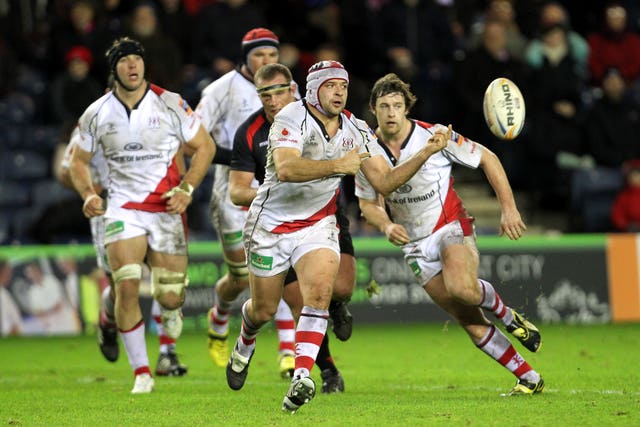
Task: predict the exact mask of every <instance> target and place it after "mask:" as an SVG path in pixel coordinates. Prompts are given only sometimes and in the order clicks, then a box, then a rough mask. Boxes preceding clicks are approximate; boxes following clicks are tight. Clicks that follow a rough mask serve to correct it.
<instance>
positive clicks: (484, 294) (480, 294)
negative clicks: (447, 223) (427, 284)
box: [441, 237, 542, 352]
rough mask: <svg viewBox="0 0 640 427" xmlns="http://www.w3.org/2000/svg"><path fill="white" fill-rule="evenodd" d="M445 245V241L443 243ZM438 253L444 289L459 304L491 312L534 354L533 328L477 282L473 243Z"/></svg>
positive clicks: (537, 345)
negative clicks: (440, 260)
mask: <svg viewBox="0 0 640 427" xmlns="http://www.w3.org/2000/svg"><path fill="white" fill-rule="evenodd" d="M443 242H446V239H445V240H443ZM443 246H444V247H443V248H442V251H441V257H442V264H443V275H444V282H445V286H446V287H447V289H448V290H449V292H450V293H451V295H452V296H453V298H455V299H457V300H458V301H460V302H461V303H463V304H466V305H471V306H480V307H482V308H484V309H488V310H490V311H492V312H493V313H494V314H495V315H496V317H498V318H499V319H500V320H501V321H502V322H503V324H504V325H505V327H506V329H507V331H509V332H510V333H511V334H512V335H513V336H515V337H516V338H517V339H518V340H519V341H520V342H521V343H522V344H523V345H524V346H525V347H526V348H527V349H528V350H530V351H532V352H536V351H538V350H539V349H540V346H541V343H542V340H541V336H540V332H539V331H538V328H536V326H535V325H534V324H533V323H531V322H529V321H528V320H527V319H525V318H524V316H522V315H521V314H519V313H517V312H516V311H515V310H513V309H511V308H509V307H507V306H505V305H504V303H503V302H502V298H500V296H499V295H498V293H497V292H496V291H495V289H494V288H493V286H492V285H491V284H490V283H489V282H487V281H485V280H480V279H478V276H477V274H476V272H477V271H478V251H477V249H476V246H475V242H474V240H473V239H471V238H469V237H466V238H464V240H463V242H462V243H461V244H458V243H454V244H447V243H444V244H443Z"/></svg>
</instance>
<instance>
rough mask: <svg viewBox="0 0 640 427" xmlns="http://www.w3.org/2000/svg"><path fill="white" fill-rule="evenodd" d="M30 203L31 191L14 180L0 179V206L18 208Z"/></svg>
mask: <svg viewBox="0 0 640 427" xmlns="http://www.w3.org/2000/svg"><path fill="white" fill-rule="evenodd" d="M27 204H29V191H28V190H25V188H24V185H21V184H19V183H17V182H14V181H0V208H7V209H17V208H21V207H24V206H26V205H27Z"/></svg>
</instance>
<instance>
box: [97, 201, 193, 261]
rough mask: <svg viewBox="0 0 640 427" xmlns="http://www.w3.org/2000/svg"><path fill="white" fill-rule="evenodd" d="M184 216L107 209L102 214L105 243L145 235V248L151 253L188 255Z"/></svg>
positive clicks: (110, 207) (114, 208)
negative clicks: (151, 250) (147, 247)
mask: <svg viewBox="0 0 640 427" xmlns="http://www.w3.org/2000/svg"><path fill="white" fill-rule="evenodd" d="M183 217H184V215H177V214H169V213H166V212H145V211H139V210H135V209H124V208H117V207H112V206H109V207H108V208H107V212H106V213H105V214H104V244H105V246H106V245H108V244H110V243H113V242H117V241H119V240H125V239H130V238H132V237H137V236H144V235H147V242H148V245H149V247H150V248H151V249H153V250H154V251H156V252H160V253H165V254H169V255H187V231H186V227H187V225H186V218H184V219H183Z"/></svg>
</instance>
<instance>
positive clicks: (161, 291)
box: [151, 267, 189, 303]
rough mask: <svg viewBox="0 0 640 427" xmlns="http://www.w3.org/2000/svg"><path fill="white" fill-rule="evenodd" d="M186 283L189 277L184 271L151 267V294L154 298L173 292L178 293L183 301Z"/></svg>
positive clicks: (187, 283)
mask: <svg viewBox="0 0 640 427" xmlns="http://www.w3.org/2000/svg"><path fill="white" fill-rule="evenodd" d="M188 285H189V279H188V278H187V275H186V274H185V273H178V272H175V271H170V270H167V269H166V268H162V267H152V268H151V294H152V295H153V297H154V298H155V299H158V298H161V297H162V296H164V295H166V294H169V293H173V294H176V295H178V296H179V297H180V301H181V303H183V302H184V297H185V293H186V290H185V288H186V287H187V286H188Z"/></svg>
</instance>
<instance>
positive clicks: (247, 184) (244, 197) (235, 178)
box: [229, 170, 258, 206]
mask: <svg viewBox="0 0 640 427" xmlns="http://www.w3.org/2000/svg"><path fill="white" fill-rule="evenodd" d="M254 178H255V174H254V173H253V172H246V171H237V170H231V171H230V172H229V197H230V198H231V201H232V202H233V203H235V204H236V205H238V206H249V205H251V202H253V199H255V197H256V193H257V192H258V189H257V188H255V187H252V186H251V184H252V183H253V179H254Z"/></svg>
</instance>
